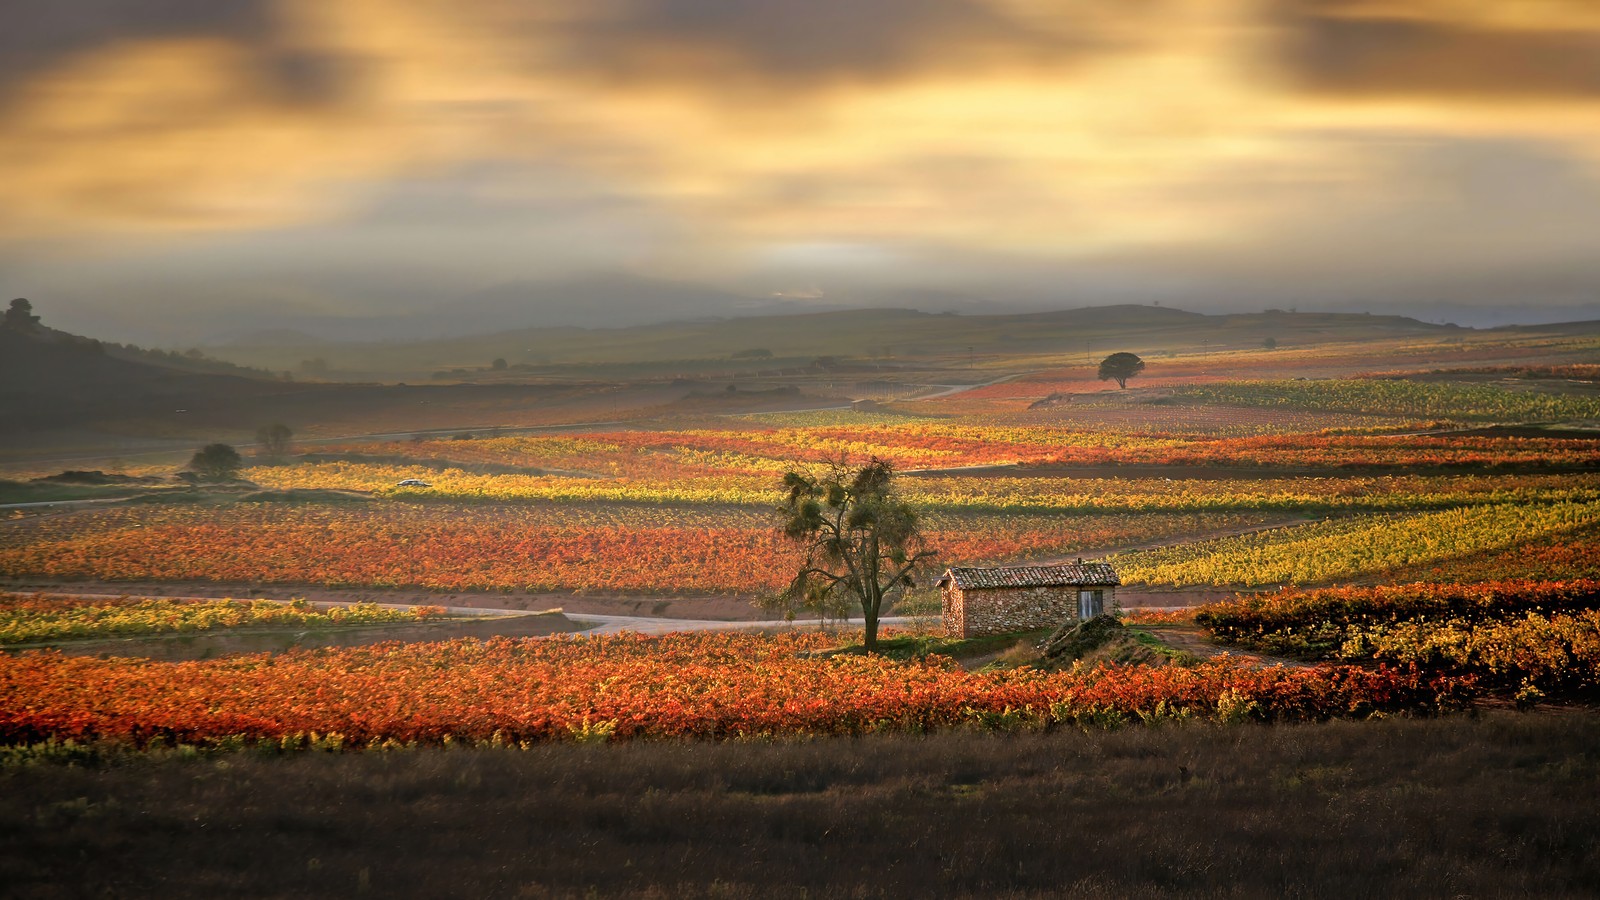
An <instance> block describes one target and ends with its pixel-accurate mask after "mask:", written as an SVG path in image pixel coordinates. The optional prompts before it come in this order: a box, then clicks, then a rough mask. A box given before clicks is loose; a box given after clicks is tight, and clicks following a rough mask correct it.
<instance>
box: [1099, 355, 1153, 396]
mask: <svg viewBox="0 0 1600 900" xmlns="http://www.w3.org/2000/svg"><path fill="white" fill-rule="evenodd" d="M1143 371H1144V360H1142V359H1140V358H1139V357H1138V356H1135V355H1134V354H1132V353H1113V354H1111V355H1110V356H1108V357H1106V358H1105V359H1102V360H1100V380H1101V381H1115V382H1116V383H1117V387H1119V388H1122V389H1123V390H1126V389H1127V387H1128V379H1129V378H1132V377H1133V376H1135V375H1137V374H1139V373H1140V372H1143Z"/></svg>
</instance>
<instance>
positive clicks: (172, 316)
mask: <svg viewBox="0 0 1600 900" xmlns="http://www.w3.org/2000/svg"><path fill="white" fill-rule="evenodd" d="M0 2H3V3H4V4H5V5H6V6H7V7H8V9H7V11H6V14H5V15H6V21H7V27H6V28H4V29H0V116H3V117H4V118H3V121H4V128H3V129H0V173H3V175H0V292H6V291H9V292H10V293H9V294H8V295H7V296H26V297H28V298H30V299H31V300H32V301H33V303H34V306H35V307H36V309H37V310H38V311H39V312H40V313H41V314H42V315H43V316H44V317H45V320H46V323H47V324H56V325H58V326H61V327H68V328H71V329H72V330H77V331H82V332H87V333H91V334H95V335H96V336H103V337H109V338H115V339H136V340H141V341H144V342H148V343H155V344H162V345H171V344H174V343H178V342H185V341H202V340H223V339H226V338H228V337H229V336H237V335H240V334H244V333H246V332H249V331H251V330H254V329H260V328H281V327H293V328H304V329H309V330H312V331H314V332H316V333H321V334H326V335H329V336H338V337H357V336H371V337H408V336H422V335H426V334H445V333H452V334H454V333H469V332H473V331H489V330H494V329H497V328H503V327H512V326H538V325H564V324H583V325H609V324H633V323H636V322H646V321H655V320H664V319H671V318H677V317H682V316H703V315H726V314H748V313H758V312H763V311H770V310H795V309H812V308H819V309H820V308H831V307H840V306H863V305H895V306H913V307H918V308H923V309H928V310H930V311H944V310H952V309H953V310H960V311H989V310H1033V309H1051V308H1076V307H1082V306H1091V305H1101V304H1106V303H1156V302H1159V303H1162V304H1163V305H1167V306H1178V307H1182V308H1187V309H1194V310H1198V311H1208V312H1209V311H1232V310H1259V309H1262V308H1266V307H1276V308H1285V309H1287V308H1298V309H1303V310H1310V309H1319V310H1350V311H1374V312H1377V311H1383V312H1401V313H1405V314H1410V315H1415V316H1417V317H1419V318H1423V319H1426V320H1429V321H1445V320H1448V321H1453V322H1459V323H1461V324H1480V325H1481V324H1498V323H1502V322H1512V321H1522V322H1533V321H1556V320H1571V319H1593V318H1600V3H1596V2H1594V0H1496V2H1492V3H1490V2H1473V0H806V2H795V0H538V2H510V0H448V2H446V0H71V2H60V3H53V2H31V0H0Z"/></svg>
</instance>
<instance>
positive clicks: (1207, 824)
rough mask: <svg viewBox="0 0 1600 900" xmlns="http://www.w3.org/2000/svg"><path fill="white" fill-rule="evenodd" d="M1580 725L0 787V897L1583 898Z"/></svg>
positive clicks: (1587, 876) (242, 768)
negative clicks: (362, 894)
mask: <svg viewBox="0 0 1600 900" xmlns="http://www.w3.org/2000/svg"><path fill="white" fill-rule="evenodd" d="M1597 791H1600V715H1596V714H1594V713H1592V712H1588V711H1576V712H1567V713H1550V712H1542V713H1535V714H1515V713H1511V712H1497V713H1493V714H1489V715H1485V716H1484V717H1482V718H1470V717H1467V716H1460V717H1453V718H1445V719H1434V720H1403V719H1396V720H1388V721H1378V722H1332V723H1328V724H1322V725H1303V726H1278V727H1269V726H1240V727H1228V728H1224V727H1214V726H1204V725H1186V726H1169V727H1164V728H1134V729H1128V730H1124V731H1117V732H1110V733H1104V732H1095V733H1087V734H1086V733H1083V732H1079V731H1076V730H1061V731H1057V732H1054V733H1050V734H1012V735H998V736H997V735H980V734H968V733H945V734H938V735H932V736H926V737H913V736H878V737H872V738H864V739H830V740H811V741H802V742H793V743H788V742H780V743H763V742H756V743H749V742H728V743H721V744H702V743H678V742H664V743H630V744H625V745H578V744H557V745H544V746H538V747H535V748H534V749H531V750H526V751H518V750H433V751H398V752H388V753H385V752H366V753H344V754H337V753H334V754H328V753H316V752H301V753H294V754H290V755H285V756H262V755H259V754H256V753H254V752H239V753H231V754H216V755H209V756H205V755H202V756H198V757H193V756H191V757H187V758H186V757H184V756H183V755H181V754H178V753H177V752H175V751H168V752H166V753H165V754H164V755H157V756H154V757H132V758H129V759H127V760H123V761H120V762H119V761H116V760H112V761H110V762H105V761H102V762H101V763H99V764H98V765H96V764H91V765H87V766H83V765H80V766H71V767H69V766H66V765H62V764H60V763H56V762H49V763H35V764H32V765H11V766H8V767H6V768H3V769H0V884H4V885H5V886H6V889H5V892H4V893H6V895H7V896H14V897H68V896H73V897H76V896H163V897H207V898H209V897H216V896H230V897H283V896H296V897H301V896H316V897H333V896H339V897H343V896H347V895H351V894H356V893H360V892H363V891H366V892H369V893H370V894H371V895H373V896H428V897H443V896H456V897H466V896H476V897H489V896H495V897H579V896H650V897H679V896H685V897H689V896H692V897H702V896H716V897H772V896H777V897H802V896H810V897H818V896H849V897H879V896H883V897H912V896H927V897H932V896H958V897H962V896H964V897H1055V896H1063V895H1070V896H1075V897H1131V896H1138V897H1263V898H1265V897H1272V898H1280V897H1286V896H1292V897H1382V896H1405V897H1455V896H1476V897H1505V896H1537V897H1545V898H1554V897H1578V896H1594V895H1596V894H1597V893H1600V848H1597V845H1596V844H1595V842H1594V840H1593V836H1594V835H1595V834H1597V833H1600V807H1597V806H1596V805H1595V804H1594V803H1593V802H1592V800H1593V797H1595V796H1596V793H1597Z"/></svg>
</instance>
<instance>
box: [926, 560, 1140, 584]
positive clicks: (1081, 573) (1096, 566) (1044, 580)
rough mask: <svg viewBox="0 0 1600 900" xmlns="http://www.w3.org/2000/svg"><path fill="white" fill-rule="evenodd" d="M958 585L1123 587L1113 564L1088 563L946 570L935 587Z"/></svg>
mask: <svg viewBox="0 0 1600 900" xmlns="http://www.w3.org/2000/svg"><path fill="white" fill-rule="evenodd" d="M947 580H953V581H955V584H956V587H958V588H961V589H962V590H966V589H968V588H1006V587H1076V586H1080V585H1082V586H1087V585H1115V584H1121V583H1122V579H1120V578H1118V577H1117V570H1116V569H1113V568H1111V564H1110V563H1103V562H1089V563H1078V564H1076V565H1065V566H1006V567H1004V568H995V569H979V568H966V567H956V568H950V569H946V570H945V573H944V575H943V576H941V577H940V578H939V579H938V580H937V581H935V582H934V584H937V585H943V584H944V583H945V582H946V581H947Z"/></svg>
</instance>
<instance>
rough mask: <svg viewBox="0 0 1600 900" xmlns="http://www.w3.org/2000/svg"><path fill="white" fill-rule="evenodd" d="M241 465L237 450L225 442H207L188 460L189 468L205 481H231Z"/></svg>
mask: <svg viewBox="0 0 1600 900" xmlns="http://www.w3.org/2000/svg"><path fill="white" fill-rule="evenodd" d="M243 465H244V460H243V459H242V458H241V457H240V456H239V451H237V450H235V449H233V448H232V447H230V446H228V445H227V444H207V445H206V446H204V447H202V448H200V449H199V450H197V451H195V454H194V456H193V457H191V458H190V460H189V470H190V471H191V472H194V473H195V474H196V475H199V476H200V477H201V478H203V479H205V480H207V481H232V480H233V479H235V478H237V477H239V469H240V467H241V466H243Z"/></svg>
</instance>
